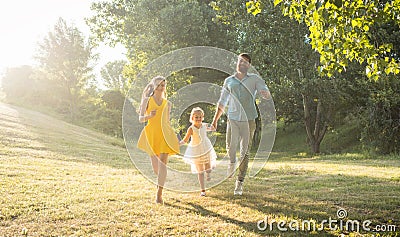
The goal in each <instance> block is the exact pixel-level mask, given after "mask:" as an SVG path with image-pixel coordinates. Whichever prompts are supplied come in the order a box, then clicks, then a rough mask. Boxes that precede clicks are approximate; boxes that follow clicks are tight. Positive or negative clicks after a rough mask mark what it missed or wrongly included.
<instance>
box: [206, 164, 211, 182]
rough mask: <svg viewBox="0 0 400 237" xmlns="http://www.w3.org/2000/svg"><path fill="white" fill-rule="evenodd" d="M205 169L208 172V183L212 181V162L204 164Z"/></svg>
mask: <svg viewBox="0 0 400 237" xmlns="http://www.w3.org/2000/svg"><path fill="white" fill-rule="evenodd" d="M204 169H205V171H206V172H207V173H206V178H207V181H210V180H211V175H210V174H211V164H210V162H207V163H205V164H204Z"/></svg>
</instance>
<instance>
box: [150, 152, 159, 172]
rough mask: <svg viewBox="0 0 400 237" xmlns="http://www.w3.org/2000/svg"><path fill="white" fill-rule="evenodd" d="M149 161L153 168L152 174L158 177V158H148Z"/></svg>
mask: <svg viewBox="0 0 400 237" xmlns="http://www.w3.org/2000/svg"><path fill="white" fill-rule="evenodd" d="M150 161H151V166H152V167H153V172H154V174H156V175H158V162H159V161H160V159H159V158H158V156H156V155H154V156H150Z"/></svg>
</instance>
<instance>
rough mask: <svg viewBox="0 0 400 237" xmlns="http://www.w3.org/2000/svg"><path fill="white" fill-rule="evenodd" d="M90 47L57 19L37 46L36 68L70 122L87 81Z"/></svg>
mask: <svg viewBox="0 0 400 237" xmlns="http://www.w3.org/2000/svg"><path fill="white" fill-rule="evenodd" d="M91 50H92V49H91V46H90V45H89V44H88V43H87V42H85V38H84V37H83V35H82V33H81V32H80V31H79V30H78V29H77V28H76V27H75V26H73V25H71V26H70V25H68V24H67V22H66V21H65V20H63V19H62V18H60V19H59V20H58V22H57V23H56V25H55V26H54V29H53V30H52V31H50V32H49V33H48V35H47V36H46V37H45V38H44V40H43V41H42V42H41V43H39V52H38V54H37V56H36V58H37V60H38V61H39V63H40V69H41V71H42V73H43V74H44V75H45V77H43V78H42V79H43V80H48V81H49V82H52V83H50V85H51V86H54V87H53V88H49V89H51V90H55V91H58V92H60V94H59V95H58V96H59V97H60V99H61V100H62V101H63V102H64V104H65V107H64V108H63V109H66V110H68V111H69V116H70V118H71V119H72V120H74V119H75V118H76V115H77V113H78V111H77V105H78V101H79V99H80V95H81V93H82V89H83V87H84V86H85V85H86V84H87V82H88V81H89V79H90V78H91V76H92V75H91V70H92V68H91V67H90V65H89V62H90V60H92V59H94V56H93V55H92V51H91Z"/></svg>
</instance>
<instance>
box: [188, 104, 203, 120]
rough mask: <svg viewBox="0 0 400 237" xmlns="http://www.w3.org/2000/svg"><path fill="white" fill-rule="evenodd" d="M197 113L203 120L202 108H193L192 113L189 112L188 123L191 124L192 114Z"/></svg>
mask: <svg viewBox="0 0 400 237" xmlns="http://www.w3.org/2000/svg"><path fill="white" fill-rule="evenodd" d="M198 112H200V113H201V115H202V116H203V119H204V110H203V109H202V108H200V107H194V108H193V109H192V112H190V118H189V121H190V122H191V123H193V119H192V117H193V115H194V113H198Z"/></svg>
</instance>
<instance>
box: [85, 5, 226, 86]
mask: <svg viewBox="0 0 400 237" xmlns="http://www.w3.org/2000/svg"><path fill="white" fill-rule="evenodd" d="M208 3H209V1H172V2H170V1H164V0H155V1H147V0H132V1H124V0H112V1H103V2H97V3H93V4H92V7H91V8H92V10H94V11H95V12H96V14H95V15H94V16H93V17H91V18H89V19H87V23H88V25H89V26H90V29H91V31H92V33H93V34H94V36H95V37H94V41H95V42H101V41H102V42H104V43H106V44H109V45H114V44H116V43H121V44H122V45H124V47H125V48H126V49H127V51H128V52H127V57H128V59H129V65H128V66H127V68H126V70H125V71H124V76H125V77H127V78H129V79H130V80H131V82H132V81H134V80H135V77H136V76H137V74H138V73H139V72H140V70H141V69H142V68H143V67H144V66H146V65H147V64H148V63H149V62H151V61H152V60H153V59H155V58H157V57H159V56H161V55H163V54H165V53H168V52H170V51H173V50H175V49H179V48H183V47H189V46H198V45H210V46H217V47H218V46H219V47H223V48H226V47H225V46H226V44H227V42H228V41H227V38H226V30H225V28H226V27H225V28H223V27H219V26H217V24H215V22H213V18H214V17H215V13H214V11H213V9H212V8H211V7H210V6H209V5H208ZM138 86H141V85H138Z"/></svg>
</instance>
